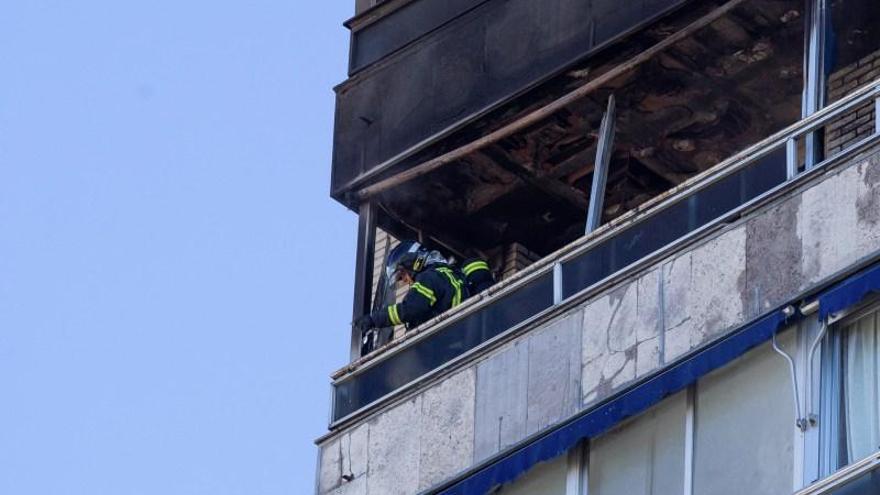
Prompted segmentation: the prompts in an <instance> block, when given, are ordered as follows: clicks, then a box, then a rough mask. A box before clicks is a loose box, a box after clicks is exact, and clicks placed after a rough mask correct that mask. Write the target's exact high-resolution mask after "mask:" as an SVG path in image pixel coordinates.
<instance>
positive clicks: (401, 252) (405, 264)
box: [385, 241, 428, 281]
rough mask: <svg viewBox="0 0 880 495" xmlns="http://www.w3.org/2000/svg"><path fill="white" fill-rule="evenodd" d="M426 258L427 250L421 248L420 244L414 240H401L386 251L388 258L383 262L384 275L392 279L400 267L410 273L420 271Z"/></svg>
mask: <svg viewBox="0 0 880 495" xmlns="http://www.w3.org/2000/svg"><path fill="white" fill-rule="evenodd" d="M427 259H428V250H427V249H425V248H423V247H422V245H421V244H419V243H418V242H416V241H401V243H400V244H398V245H397V247H395V248H394V249H392V250H391V252H390V253H388V260H387V261H386V262H385V276H387V277H388V280H389V281H391V280H394V278H395V277H396V276H397V274H398V272H399V271H400V269H404V270H406V271H408V272H410V273H417V272H420V271H422V268H424V267H425V261H426V260H427Z"/></svg>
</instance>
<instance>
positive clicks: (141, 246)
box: [0, 0, 356, 495]
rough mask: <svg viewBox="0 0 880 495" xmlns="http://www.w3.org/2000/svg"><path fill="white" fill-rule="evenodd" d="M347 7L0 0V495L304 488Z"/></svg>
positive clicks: (341, 267)
mask: <svg viewBox="0 0 880 495" xmlns="http://www.w3.org/2000/svg"><path fill="white" fill-rule="evenodd" d="M353 3H354V2H353V0H351V1H348V0H346V1H330V2H326V1H320V2H305V1H300V0H274V1H270V0H264V1H253V2H241V1H239V2H228V1H210V2H208V1H190V2H171V1H152V2H110V1H104V2H99V1H85V0H84V1H77V2H72V1H69V0H55V1H47V0H29V1H25V2H6V3H5V4H4V7H3V9H2V15H0V67H2V70H0V74H2V77H0V493H3V494H16V495H27V494H89V495H95V494H114V495H122V494H151V495H155V494H163V495H171V494H212V495H219V494H282V493H283V494H293V493H296V494H298V493H310V492H311V491H312V489H313V479H314V472H315V455H316V448H315V447H314V445H313V444H312V441H313V440H314V438H316V437H317V436H318V435H320V434H321V433H323V432H324V431H325V428H326V420H327V413H328V399H329V385H328V384H329V379H328V375H329V373H330V372H331V371H332V370H333V369H335V368H336V367H338V366H339V365H341V364H343V362H344V361H345V359H346V354H347V346H348V333H347V332H348V329H347V324H348V322H349V320H350V316H351V314H350V312H351V293H352V275H353V261H354V259H353V258H354V244H355V236H356V217H355V215H354V214H353V213H351V212H349V211H347V210H345V209H344V208H343V207H342V206H340V205H338V204H336V203H335V202H334V201H332V200H331V199H330V198H329V196H328V189H329V178H330V153H331V137H332V122H333V93H332V90H331V88H332V87H333V85H335V84H337V83H339V82H341V81H342V80H343V79H344V77H345V65H346V58H347V49H348V38H347V31H346V30H345V29H344V28H343V27H342V26H341V22H342V21H343V20H344V19H346V18H347V17H349V15H350V14H351V13H352V11H353Z"/></svg>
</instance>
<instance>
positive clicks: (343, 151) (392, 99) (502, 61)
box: [331, 0, 686, 199]
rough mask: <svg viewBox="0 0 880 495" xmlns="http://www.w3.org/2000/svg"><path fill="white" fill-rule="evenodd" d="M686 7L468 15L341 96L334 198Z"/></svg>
mask: <svg viewBox="0 0 880 495" xmlns="http://www.w3.org/2000/svg"><path fill="white" fill-rule="evenodd" d="M446 1H447V0H419V1H418V2H415V3H417V4H418V3H427V4H433V3H438V2H440V3H442V2H446ZM685 1H686V0H639V1H626V2H620V1H617V0H542V1H540V2H536V1H535V0H489V1H488V2H486V3H485V4H483V5H481V6H479V7H478V8H474V9H472V10H470V11H468V12H467V13H465V14H463V15H460V16H459V17H457V18H456V19H454V20H452V21H451V22H448V23H447V24H446V25H445V26H443V27H442V28H440V29H437V30H434V31H433V32H431V33H429V34H427V35H425V36H423V37H422V38H421V39H419V40H417V41H416V42H413V43H411V44H409V45H408V46H406V47H405V48H403V49H400V50H398V51H397V52H396V53H394V54H393V55H391V56H389V57H387V58H386V59H385V60H383V61H382V63H381V64H376V65H375V66H374V67H370V68H368V69H367V70H364V71H363V72H361V73H359V74H356V75H355V76H354V77H352V78H351V79H349V80H348V81H347V82H346V83H344V84H342V85H340V86H339V87H338V88H337V100H336V129H335V135H334V150H333V177H332V181H331V182H332V184H331V190H332V192H333V194H334V196H336V197H337V199H339V195H340V194H341V193H342V192H343V191H342V187H343V186H344V185H345V184H347V183H349V182H350V181H351V180H353V179H355V178H356V177H357V176H359V175H360V174H362V173H364V172H365V171H367V170H370V169H372V168H373V167H375V166H377V165H379V164H381V163H383V162H385V161H387V160H389V159H391V158H393V157H395V156H398V155H400V154H401V153H404V152H406V151H407V150H410V149H411V148H413V147H415V146H417V145H418V144H419V143H422V142H424V141H426V140H430V139H436V138H437V137H438V135H439V134H441V133H442V132H443V131H444V130H447V129H450V128H453V127H455V126H457V125H460V124H462V123H464V122H465V121H466V120H467V119H468V118H469V117H472V116H475V115H478V114H480V113H482V112H485V111H487V110H489V109H490V108H492V107H494V106H495V105H497V104H500V103H502V102H504V101H506V100H508V99H509V98H511V97H514V96H516V95H517V94H519V93H521V92H523V91H525V90H527V89H528V88H529V87H531V86H533V85H534V84H537V83H539V82H540V81H542V80H544V79H546V78H548V77H550V76H552V75H554V74H555V73H556V72H558V71H560V70H562V69H564V68H565V67H567V66H569V65H571V64H572V63H574V62H576V61H578V60H580V59H582V58H583V57H585V56H587V55H589V54H590V52H591V51H593V50H594V49H595V48H596V47H598V46H599V45H602V44H605V43H607V42H609V41H611V40H613V39H614V38H616V37H618V36H620V35H622V34H624V33H625V32H627V31H628V30H630V29H632V28H635V27H637V26H639V25H640V24H642V23H644V22H646V21H648V20H650V19H652V18H654V17H656V16H657V15H660V14H662V13H663V12H665V11H667V10H670V9H672V8H674V7H676V6H678V5H680V4H682V3H684V2H685ZM456 3H457V4H458V5H459V6H461V4H459V3H458V2H456ZM393 17H394V16H393V15H392V16H389V19H391V18H393ZM382 22H384V19H383V20H379V21H377V23H382ZM375 29H378V26H377V27H376V28H375ZM389 46H390V45H389ZM353 50H358V48H356V47H353Z"/></svg>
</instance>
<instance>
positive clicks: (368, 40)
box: [348, 0, 488, 74]
mask: <svg viewBox="0 0 880 495" xmlns="http://www.w3.org/2000/svg"><path fill="white" fill-rule="evenodd" d="M487 1H488V0H419V1H415V2H412V3H409V4H407V5H405V6H403V7H401V8H400V9H398V10H395V11H394V12H392V13H391V14H389V15H388V16H386V17H384V18H382V19H381V20H379V21H378V22H374V23H372V24H368V25H366V26H364V27H363V28H359V29H357V30H355V31H354V32H352V34H351V57H350V60H349V68H348V73H349V74H354V73H355V72H357V71H359V70H361V69H363V68H364V67H367V66H369V65H370V64H372V63H373V62H376V61H378V60H381V59H383V58H385V57H387V56H388V55H389V54H391V53H393V52H395V51H397V50H399V49H400V48H403V47H404V46H406V45H407V44H409V43H411V42H413V41H415V40H417V39H419V38H421V37H422V36H424V35H426V34H428V33H430V32H431V31H433V30H435V29H437V28H438V27H440V26H442V25H444V24H446V23H447V22H449V21H451V20H453V19H455V18H456V17H458V16H460V15H462V14H464V13H465V12H467V11H469V10H471V9H473V8H474V7H477V6H479V5H480V4H483V3H486V2H487Z"/></svg>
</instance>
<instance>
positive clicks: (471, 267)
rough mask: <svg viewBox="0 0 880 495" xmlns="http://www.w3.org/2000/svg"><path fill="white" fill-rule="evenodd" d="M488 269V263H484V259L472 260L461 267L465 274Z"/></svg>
mask: <svg viewBox="0 0 880 495" xmlns="http://www.w3.org/2000/svg"><path fill="white" fill-rule="evenodd" d="M488 269H489V264H488V263H486V262H485V261H474V262H473V263H468V264H467V265H465V266H464V268H462V269H461V271H462V272H464V274H465V275H470V274H471V273H473V272H475V271H477V270H488Z"/></svg>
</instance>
